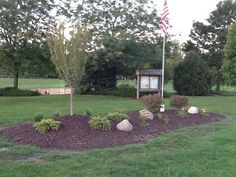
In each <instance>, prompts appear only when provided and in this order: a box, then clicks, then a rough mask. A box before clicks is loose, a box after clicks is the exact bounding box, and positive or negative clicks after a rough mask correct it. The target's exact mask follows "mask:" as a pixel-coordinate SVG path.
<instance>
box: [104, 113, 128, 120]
mask: <svg viewBox="0 0 236 177" xmlns="http://www.w3.org/2000/svg"><path fill="white" fill-rule="evenodd" d="M106 117H110V118H111V119H112V120H116V121H122V120H124V119H128V115H127V114H125V113H121V112H113V113H109V114H108V115H107V116H106Z"/></svg>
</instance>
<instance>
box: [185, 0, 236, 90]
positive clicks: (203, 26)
mask: <svg viewBox="0 0 236 177" xmlns="http://www.w3.org/2000/svg"><path fill="white" fill-rule="evenodd" d="M235 18H236V1H233V0H224V1H221V2H219V3H218V4H217V6H216V9H215V10H213V11H212V12H211V13H210V17H209V18H207V19H206V20H207V23H202V22H198V21H197V22H194V23H193V29H192V30H191V34H190V37H191V42H192V44H195V45H196V46H197V47H194V46H190V45H191V43H189V44H188V45H187V46H185V48H186V47H188V48H192V49H196V48H198V49H199V50H200V51H199V52H200V54H201V55H202V57H203V58H205V59H206V61H207V62H208V65H209V66H210V68H211V69H215V70H216V71H217V76H216V85H217V91H219V90H220V83H221V66H222V63H223V59H224V45H225V43H226V35H227V32H228V28H229V26H230V25H231V24H232V23H233V22H234V20H235Z"/></svg>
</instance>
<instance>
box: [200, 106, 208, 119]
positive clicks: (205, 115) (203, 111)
mask: <svg viewBox="0 0 236 177" xmlns="http://www.w3.org/2000/svg"><path fill="white" fill-rule="evenodd" d="M199 114H200V115H201V116H203V117H208V116H209V114H208V111H207V109H206V108H201V109H200V110H199Z"/></svg>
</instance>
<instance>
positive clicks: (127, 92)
mask: <svg viewBox="0 0 236 177" xmlns="http://www.w3.org/2000/svg"><path fill="white" fill-rule="evenodd" d="M136 94H137V90H136V88H135V87H134V86H131V85H129V84H123V85H119V86H117V89H116V90H114V91H113V92H112V95H113V96H119V97H131V98H135V97H136Z"/></svg>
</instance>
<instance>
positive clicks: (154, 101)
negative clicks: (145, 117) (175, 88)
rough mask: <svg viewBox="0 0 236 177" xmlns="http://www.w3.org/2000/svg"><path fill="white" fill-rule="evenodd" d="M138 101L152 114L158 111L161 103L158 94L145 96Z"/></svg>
mask: <svg viewBox="0 0 236 177" xmlns="http://www.w3.org/2000/svg"><path fill="white" fill-rule="evenodd" d="M140 101H141V102H142V103H143V104H144V105H145V106H146V107H147V109H149V110H150V111H152V112H156V111H159V110H160V107H161V104H162V103H163V101H162V98H161V97H160V95H159V94H154V95H145V96H143V97H141V98H140Z"/></svg>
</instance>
